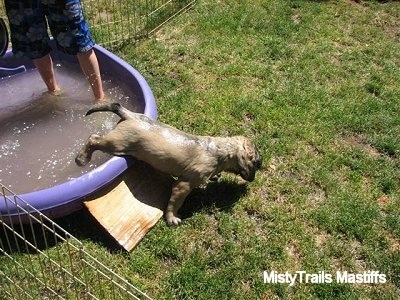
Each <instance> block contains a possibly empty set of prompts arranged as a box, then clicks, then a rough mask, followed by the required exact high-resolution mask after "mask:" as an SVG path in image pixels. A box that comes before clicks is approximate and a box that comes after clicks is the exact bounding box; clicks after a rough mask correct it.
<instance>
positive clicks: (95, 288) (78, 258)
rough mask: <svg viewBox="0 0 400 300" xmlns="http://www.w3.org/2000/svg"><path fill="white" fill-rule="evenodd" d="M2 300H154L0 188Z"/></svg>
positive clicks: (66, 233) (64, 232)
mask: <svg viewBox="0 0 400 300" xmlns="http://www.w3.org/2000/svg"><path fill="white" fill-rule="evenodd" d="M0 201H5V204H6V207H8V208H9V209H10V210H13V209H14V208H17V209H18V211H19V213H20V214H21V215H24V218H26V214H27V216H28V222H27V223H26V220H24V223H25V224H23V223H22V220H21V217H20V216H19V215H15V216H12V217H11V216H10V214H9V213H7V212H0V265H1V269H0V286H1V289H0V299H16V300H17V299H35V300H36V299H85V300H86V299H151V298H150V297H149V296H147V295H146V294H145V293H143V292H141V291H140V290H139V289H138V288H136V287H135V286H134V285H133V284H131V283H130V282H128V281H127V280H126V279H124V278H123V277H121V276H120V275H118V274H117V273H115V272H114V271H112V270H111V269H110V268H108V267H107V266H106V265H104V264H103V263H101V262H100V261H99V260H97V259H96V258H95V257H93V256H92V255H91V254H90V253H89V252H88V251H87V250H85V248H84V245H83V244H82V243H81V242H80V241H79V240H78V239H76V238H75V237H73V236H72V235H71V234H70V233H68V232H67V231H66V230H64V229H63V228H61V227H60V226H59V225H57V224H56V223H55V222H53V221H52V220H50V219H49V218H47V217H46V216H45V215H43V214H42V213H40V212H39V211H37V210H35V209H34V208H33V207H31V206H30V205H29V204H28V203H26V202H25V201H24V200H23V199H21V198H20V197H18V196H16V195H15V194H14V193H13V192H11V191H10V190H9V189H7V188H6V187H4V186H3V185H2V184H1V183H0Z"/></svg>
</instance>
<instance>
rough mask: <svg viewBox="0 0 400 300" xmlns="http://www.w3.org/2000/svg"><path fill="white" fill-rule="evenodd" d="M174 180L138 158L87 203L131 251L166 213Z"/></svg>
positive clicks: (103, 225)
mask: <svg viewBox="0 0 400 300" xmlns="http://www.w3.org/2000/svg"><path fill="white" fill-rule="evenodd" d="M172 181H173V179H172V178H171V177H170V176H169V175H166V174H164V173H161V172H159V171H157V170H155V169H153V168H152V167H150V166H149V165H147V164H145V163H143V162H140V161H137V162H135V163H134V164H133V165H132V166H131V167H130V168H129V169H128V170H126V171H125V172H124V173H123V174H122V175H121V176H119V177H118V178H117V179H116V180H115V181H113V182H112V183H111V184H110V185H109V186H108V187H107V188H105V189H104V190H102V191H100V192H98V193H96V194H95V195H93V196H90V197H89V198H88V199H86V200H85V201H84V205H85V206H86V207H87V209H88V210H89V212H90V213H91V214H92V215H93V217H94V218H95V219H96V220H97V221H98V222H99V223H100V224H101V226H102V227H104V228H105V230H107V231H108V233H109V234H110V235H111V236H112V237H113V238H114V239H115V240H116V241H117V242H118V243H119V244H120V245H121V246H122V247H123V248H124V249H125V250H127V251H131V250H132V249H133V248H134V247H135V246H136V245H137V244H138V243H139V242H140V241H141V240H142V239H143V237H144V236H145V235H146V233H147V232H148V231H149V230H150V229H151V228H153V227H154V225H155V224H156V223H157V221H158V220H159V219H160V218H161V217H162V215H163V210H164V208H165V207H166V205H167V202H168V200H169V197H170V195H171V186H172Z"/></svg>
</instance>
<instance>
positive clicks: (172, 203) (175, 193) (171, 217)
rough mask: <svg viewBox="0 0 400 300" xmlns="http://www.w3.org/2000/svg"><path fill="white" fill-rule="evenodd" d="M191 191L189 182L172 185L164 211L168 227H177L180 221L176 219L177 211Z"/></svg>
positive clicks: (181, 181)
mask: <svg viewBox="0 0 400 300" xmlns="http://www.w3.org/2000/svg"><path fill="white" fill-rule="evenodd" d="M191 191H192V186H191V183H190V182H189V181H183V180H179V179H178V181H177V182H176V183H174V185H173V187H172V193H171V198H170V199H169V201H168V205H167V209H166V211H165V219H166V220H167V223H168V225H170V226H177V225H179V224H180V223H181V222H182V221H181V219H180V218H178V217H177V215H178V210H179V209H180V208H181V206H182V204H183V201H185V199H186V197H187V196H188V195H189V193H190V192H191Z"/></svg>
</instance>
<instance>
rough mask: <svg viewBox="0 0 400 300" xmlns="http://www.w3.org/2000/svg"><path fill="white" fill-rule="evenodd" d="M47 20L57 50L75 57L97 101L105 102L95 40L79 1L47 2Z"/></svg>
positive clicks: (59, 0)
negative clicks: (94, 48)
mask: <svg viewBox="0 0 400 300" xmlns="http://www.w3.org/2000/svg"><path fill="white" fill-rule="evenodd" d="M46 8H47V20H48V23H49V27H50V30H51V32H52V34H53V36H54V38H55V40H56V42H57V47H58V48H59V49H60V50H61V51H63V52H65V53H67V54H72V55H76V56H77V57H78V61H79V64H80V66H81V68H82V71H83V73H84V75H85V76H86V78H87V80H88V82H89V84H90V86H91V88H92V90H93V94H94V97H95V99H96V101H99V100H103V99H104V91H103V85H102V82H101V75H100V68H99V63H98V61H97V57H96V54H95V53H94V51H93V46H94V41H93V39H92V37H91V35H90V31H89V25H88V24H87V22H86V20H85V18H84V15H83V10H82V4H81V2H80V0H64V1H61V0H57V1H55V2H54V3H50V2H49V3H48V4H47V5H46Z"/></svg>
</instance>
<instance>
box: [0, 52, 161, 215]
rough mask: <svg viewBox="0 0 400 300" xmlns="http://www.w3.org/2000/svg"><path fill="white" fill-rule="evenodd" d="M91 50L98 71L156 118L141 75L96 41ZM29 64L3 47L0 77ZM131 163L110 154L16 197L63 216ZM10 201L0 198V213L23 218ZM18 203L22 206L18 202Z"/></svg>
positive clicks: (65, 57) (55, 57) (30, 66)
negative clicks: (51, 184)
mask: <svg viewBox="0 0 400 300" xmlns="http://www.w3.org/2000/svg"><path fill="white" fill-rule="evenodd" d="M94 50H95V52H96V55H97V58H98V60H99V64H100V67H101V69H102V71H103V72H104V71H105V72H104V73H106V74H107V75H108V76H109V77H111V78H112V77H115V78H118V80H120V81H122V82H123V83H124V84H126V85H127V86H128V87H129V89H131V90H132V91H133V92H134V93H135V95H136V96H137V97H136V98H135V101H137V103H135V105H136V106H137V107H139V112H141V113H144V114H145V115H147V116H148V117H150V118H151V119H156V118H157V107H156V103H155V99H154V95H153V93H152V91H151V89H150V87H149V85H148V84H147V82H146V81H145V79H144V78H143V76H142V75H141V74H140V73H139V72H138V71H137V70H135V69H134V68H133V67H132V66H130V65H129V64H128V63H126V62H125V61H123V60H122V59H121V58H119V57H118V56H116V55H114V54H112V53H111V52H109V51H108V50H106V49H104V48H103V47H100V46H98V45H96V46H95V48H94ZM53 52H54V53H52V57H53V60H54V62H61V61H68V62H76V58H75V57H74V56H69V55H65V54H63V53H61V52H60V51H56V50H55V51H53ZM76 63H77V62H76ZM33 68H34V66H33V64H32V63H31V62H30V61H25V60H21V59H18V58H15V57H14V56H13V55H12V53H11V51H10V50H9V51H7V53H6V54H5V55H4V57H2V58H0V78H3V77H6V76H12V75H14V74H17V73H20V72H25V71H26V70H29V69H33ZM0 84H1V81H0ZM133 163H134V159H132V158H130V157H112V158H111V159H109V160H108V161H106V162H105V163H103V164H102V165H100V166H99V167H97V168H95V169H93V170H92V171H90V172H88V173H86V174H84V175H82V176H80V177H78V178H75V179H73V180H70V181H67V182H64V183H61V184H59V185H56V186H54V187H50V188H47V189H42V190H39V191H35V192H31V193H26V194H22V195H19V197H20V198H21V199H23V200H24V201H26V202H27V203H28V204H29V205H31V206H32V207H34V208H35V209H37V210H39V211H40V212H42V213H44V214H46V215H47V216H49V217H51V218H56V217H61V216H65V215H67V214H70V213H72V212H74V211H76V210H79V209H80V208H81V207H82V200H83V199H84V197H85V196H87V195H90V194H92V193H93V192H95V191H97V190H99V189H101V188H102V187H105V186H107V184H109V183H110V182H111V181H113V180H114V179H115V178H116V177H117V176H118V175H120V174H121V173H122V172H123V171H125V170H126V169H127V168H128V167H129V166H130V165H132V164H133ZM13 201H17V203H18V202H19V200H18V199H16V200H15V199H13V200H12V201H6V200H5V199H1V198H0V214H1V215H2V216H3V217H6V218H5V219H11V220H13V219H14V218H16V217H17V216H18V219H22V220H24V219H27V218H26V216H25V217H24V214H23V213H22V215H21V212H20V211H18V209H17V208H16V207H15V206H13V205H11V203H13ZM18 204H19V205H20V206H22V207H26V205H25V204H24V203H22V202H21V203H18Z"/></svg>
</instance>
